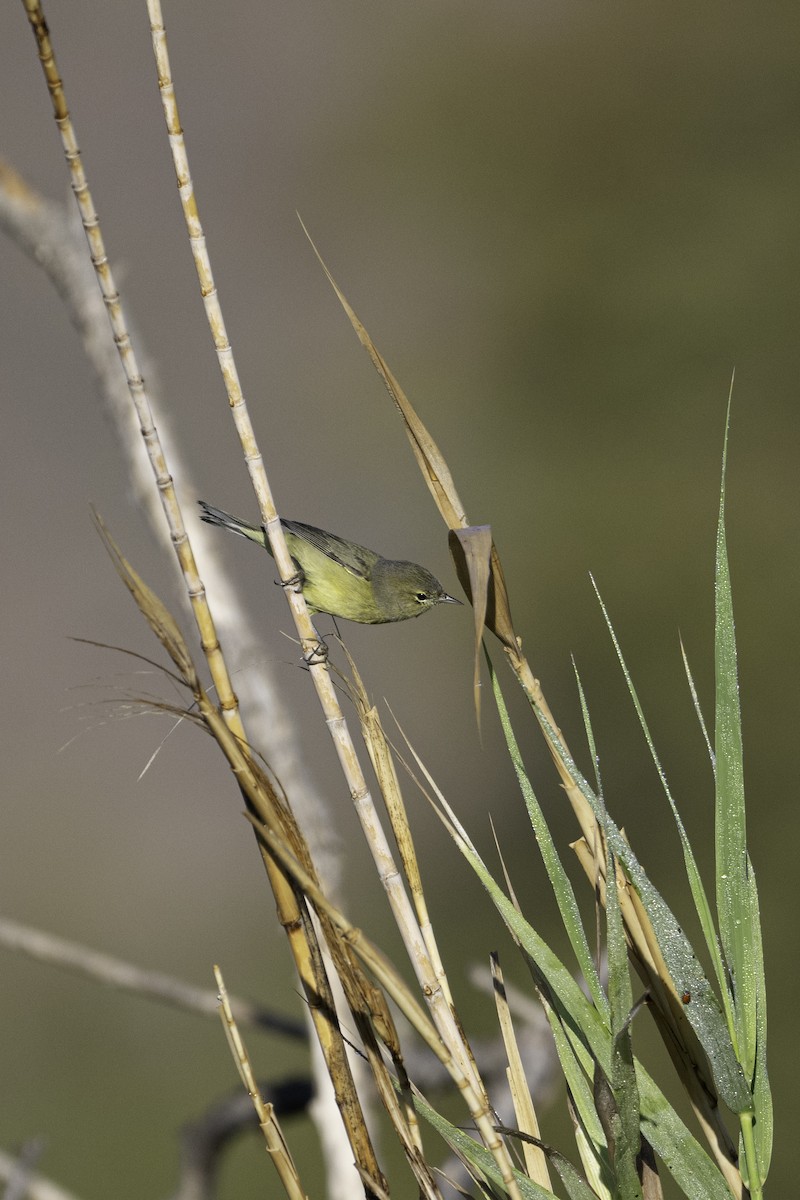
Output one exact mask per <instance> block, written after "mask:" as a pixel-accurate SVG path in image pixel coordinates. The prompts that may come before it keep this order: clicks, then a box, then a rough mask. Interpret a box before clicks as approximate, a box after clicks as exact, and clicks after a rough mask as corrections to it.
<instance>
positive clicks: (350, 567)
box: [281, 518, 380, 579]
mask: <svg viewBox="0 0 800 1200" xmlns="http://www.w3.org/2000/svg"><path fill="white" fill-rule="evenodd" d="M281 524H282V525H283V527H284V529H285V530H287V532H289V533H292V534H294V536H295V537H297V538H300V539H302V541H304V542H308V543H309V545H311V546H313V547H314V548H315V549H316V550H319V551H321V553H322V554H324V555H325V556H326V557H327V558H330V559H332V560H333V562H336V563H339V565H340V566H342V567H344V569H345V570H346V571H349V572H350V573H351V575H356V576H358V577H360V578H362V579H369V577H370V574H371V572H372V568H373V567H374V565H375V563H376V562H377V561H378V559H379V558H380V555H379V554H376V553H375V551H374V550H368V549H367V547H366V546H357V545H356V544H355V543H354V542H346V541H345V540H344V539H343V538H340V537H337V536H336V534H335V533H328V532H327V531H326V530H324V529H317V527H316V525H304V524H303V522H302V521H288V520H286V518H283V519H282V520H281ZM290 549H291V547H290Z"/></svg>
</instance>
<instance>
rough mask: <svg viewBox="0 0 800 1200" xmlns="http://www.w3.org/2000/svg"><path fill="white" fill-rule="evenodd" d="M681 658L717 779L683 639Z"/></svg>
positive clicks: (706, 730)
mask: <svg viewBox="0 0 800 1200" xmlns="http://www.w3.org/2000/svg"><path fill="white" fill-rule="evenodd" d="M681 658H682V659H683V669H684V671H685V672H686V679H687V681H688V683H689V692H690V693H691V697H692V704H693V705H694V711H695V713H696V714H697V720H698V722H699V723H700V732H701V733H702V735H703V740H704V741H705V744H706V749H707V750H708V757H709V758H710V760H711V770H712V771H713V772H714V778H715V779H716V777H717V762H716V759H715V758H714V750H713V747H712V745H711V738H710V737H709V736H708V726H707V725H706V722H705V718H704V716H703V710H702V709H701V707H700V699H699V697H698V695H697V688H696V687H695V686H694V676H693V675H692V671H691V667H690V666H689V659H688V657H687V655H686V647H685V646H684V644H683V638H681Z"/></svg>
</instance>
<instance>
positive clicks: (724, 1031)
mask: <svg viewBox="0 0 800 1200" xmlns="http://www.w3.org/2000/svg"><path fill="white" fill-rule="evenodd" d="M537 717H538V720H539V722H540V724H541V727H542V729H543V730H544V732H545V735H546V736H547V738H548V740H549V741H550V743H551V744H552V746H553V747H554V749H555V750H556V752H557V754H558V755H559V757H560V759H561V761H562V763H563V765H564V767H565V769H566V770H567V771H568V772H569V774H570V776H571V778H572V779H574V781H575V784H576V787H577V788H578V789H579V791H580V793H581V795H582V796H583V797H584V799H585V800H586V802H587V804H589V806H590V807H591V809H592V811H593V812H594V815H595V816H596V817H597V820H598V821H600V822H602V821H603V820H604V811H605V810H604V808H603V806H602V805H601V804H600V802H599V801H598V799H597V796H596V795H595V794H594V792H593V791H592V788H591V787H590V786H589V784H588V782H587V781H586V779H584V777H583V775H582V774H581V772H580V770H579V769H578V766H577V764H576V763H575V761H574V759H573V758H572V757H571V755H569V754H567V753H566V751H565V750H564V747H563V745H562V744H561V741H560V739H559V737H558V735H557V733H556V731H555V730H554V729H553V727H552V725H551V724H550V722H549V721H548V720H547V718H546V717H545V716H544V714H543V713H542V712H541V711H540V712H538V713H537ZM605 820H606V829H607V836H608V843H609V845H610V846H611V849H612V850H613V851H614V854H615V855H616V856H617V858H618V859H619V861H620V862H621V863H622V865H623V866H624V868H625V871H626V873H627V875H628V878H629V879H630V881H631V883H632V884H633V886H634V887H635V888H636V891H637V893H638V895H639V898H640V900H641V901H642V904H643V905H644V907H645V909H646V911H647V915H648V916H649V918H650V921H651V922H652V925H653V928H654V929H655V932H656V936H657V937H658V941H659V946H660V947H661V952H662V954H663V955H664V960H665V961H666V964H667V967H668V968H669V971H670V974H671V976H672V978H673V980H674V982H675V985H676V988H677V990H678V991H679V992H680V991H683V990H686V991H688V992H690V993H691V996H692V1003H691V1004H690V1005H687V1007H686V1016H687V1019H688V1020H689V1021H690V1023H691V1025H692V1028H693V1029H694V1031H695V1033H696V1034H697V1036H698V1038H699V1040H700V1043H701V1045H702V1046H703V1049H704V1050H705V1052H706V1055H707V1056H708V1060H709V1064H710V1066H711V1070H712V1072H713V1075H714V1081H715V1083H716V1086H717V1090H718V1092H719V1094H720V1096H721V1097H722V1099H723V1100H724V1101H725V1103H726V1104H727V1105H728V1107H729V1108H730V1109H731V1110H732V1111H733V1112H743V1111H744V1110H746V1109H748V1108H749V1107H750V1105H751V1103H752V1100H751V1096H750V1090H749V1088H748V1086H747V1084H746V1082H745V1079H744V1075H743V1074H742V1068H741V1066H740V1065H739V1062H738V1060H737V1058H736V1055H735V1053H734V1049H733V1044H732V1041H731V1037H730V1034H729V1032H728V1027H727V1024H726V1022H725V1020H724V1019H723V1016H722V1011H721V1009H720V1005H719V1001H718V1000H717V997H716V995H715V994H714V990H713V988H712V987H711V984H710V983H709V982H708V979H707V978H706V975H705V972H704V971H703V969H702V967H701V965H700V963H699V962H698V960H697V958H696V957H695V954H694V951H693V949H692V946H691V943H690V942H689V940H688V938H687V937H686V935H685V933H684V932H683V930H682V929H681V927H680V925H679V924H678V922H677V921H676V919H675V916H674V915H673V913H672V911H671V910H670V908H669V905H668V904H667V903H666V901H665V900H664V898H663V896H662V895H661V894H660V892H659V891H658V889H657V888H655V887H654V886H653V884H652V883H651V882H650V880H649V879H648V877H647V874H646V872H645V870H644V868H643V867H642V866H641V864H640V862H639V860H638V859H637V857H636V855H635V854H634V852H633V850H632V849H631V847H630V846H629V845H628V843H627V842H626V841H625V839H624V838H623V836H622V834H621V833H620V831H619V829H618V828H617V826H616V825H615V823H614V821H613V820H612V819H611V817H610V816H609V817H607V818H605Z"/></svg>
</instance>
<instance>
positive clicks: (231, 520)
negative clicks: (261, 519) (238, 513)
mask: <svg viewBox="0 0 800 1200" xmlns="http://www.w3.org/2000/svg"><path fill="white" fill-rule="evenodd" d="M197 503H198V504H199V505H200V507H201V508H202V510H203V511H202V512H201V514H200V520H201V521H207V522H208V524H209V525H219V526H220V527H221V528H222V529H230V530H231V532H232V533H238V534H239V536H240V537H246V538H249V540H250V541H251V542H258V544H259V546H264V545H265V544H266V538H265V537H264V530H263V529H259V528H258V526H255V525H248V524H247V522H246V521H242V520H240V518H239V517H234V516H232V515H231V514H230V513H227V512H225V511H224V509H221V508H214V507H213V506H212V505H211V504H206V502H205V500H198V502H197Z"/></svg>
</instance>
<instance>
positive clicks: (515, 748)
mask: <svg viewBox="0 0 800 1200" xmlns="http://www.w3.org/2000/svg"><path fill="white" fill-rule="evenodd" d="M486 658H487V662H488V663H489V675H490V677H491V681H492V690H493V692H494V699H495V704H496V705H497V711H498V714H499V716H500V725H501V727H502V730H503V735H504V737H505V739H506V746H507V747H508V753H509V757H510V758H511V762H512V764H513V767H514V770H515V772H516V775H517V780H518V782H519V787H520V791H521V792H522V797H523V799H524V801H525V807H526V808H527V810H528V816H529V817H530V821H531V825H532V826H533V832H534V834H535V835H536V842H537V844H538V846H539V851H540V853H541V855H542V861H543V862H544V866H545V870H546V871H547V874H548V877H549V879H550V884H551V886H552V888H553V892H554V894H555V897H556V902H557V904H558V907H559V911H560V912H561V918H562V920H563V922H564V928H565V929H566V931H567V937H568V938H569V940H570V945H571V946H572V949H573V952H574V954H575V958H576V959H577V962H578V967H579V968H580V970H581V972H582V974H583V977H584V979H585V980H586V983H587V986H588V988H589V991H590V992H591V995H592V999H593V1001H594V1004H595V1007H596V1008H597V1009H598V1011H599V1012H601V1013H602V1014H603V1016H604V1017H605V1016H606V1014H607V1010H608V1002H607V1000H606V997H605V995H604V993H603V989H602V986H601V984H600V979H599V977H598V975H597V969H596V967H595V965H594V959H593V958H592V953H591V950H590V949H589V943H588V941H587V939H586V933H585V930H584V928H583V922H582V921H581V916H580V912H579V910H578V902H577V900H576V899H575V892H574V891H573V888H572V884H571V883H570V881H569V878H568V876H567V873H566V871H565V870H564V866H563V863H562V862H561V859H560V858H559V855H558V851H557V850H556V847H555V843H554V841H553V838H552V835H551V833H550V830H549V828H548V825H547V822H546V820H545V817H544V813H543V812H542V809H541V806H540V804H539V801H538V800H537V798H536V794H535V792H534V790H533V785H532V784H531V781H530V779H529V778H528V776H527V773H526V771H525V765H524V763H523V761H522V755H521V754H520V750H519V745H518V744H517V739H516V737H515V736H514V730H513V728H512V726H511V720H510V718H509V715H508V709H507V708H506V704H505V700H504V698H503V693H502V691H501V688H500V681H499V680H498V678H497V673H496V671H495V670H494V667H493V665H492V663H491V660H490V659H489V656H488V654H487V656H486Z"/></svg>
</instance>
